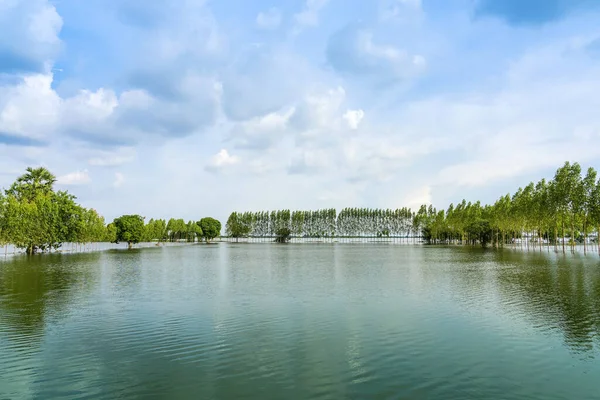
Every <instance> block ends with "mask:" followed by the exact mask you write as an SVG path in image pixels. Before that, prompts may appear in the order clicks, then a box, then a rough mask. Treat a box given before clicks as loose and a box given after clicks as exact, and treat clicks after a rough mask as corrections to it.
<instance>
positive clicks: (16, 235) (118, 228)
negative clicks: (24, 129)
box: [0, 168, 221, 254]
mask: <svg viewBox="0 0 600 400" xmlns="http://www.w3.org/2000/svg"><path fill="white" fill-rule="evenodd" d="M55 182H56V177H55V176H54V175H53V174H52V173H50V171H48V170H47V169H45V168H27V170H26V173H25V174H23V175H22V176H20V177H18V178H17V180H16V181H15V182H14V183H13V184H12V185H11V187H10V188H9V189H7V190H5V191H4V193H1V192H0V246H7V245H8V244H12V245H14V246H15V247H17V248H22V249H25V250H26V252H27V253H28V254H33V253H36V252H39V251H42V252H43V251H51V250H56V249H59V248H60V247H61V246H62V244H63V243H93V242H114V243H118V242H127V243H129V245H130V247H131V246H132V245H133V244H134V243H138V242H144V241H159V242H164V241H172V242H173V241H187V242H195V241H201V240H206V241H210V240H212V239H214V238H215V237H218V236H219V235H220V232H221V224H220V222H219V221H217V220H215V219H213V218H203V219H201V220H200V221H198V222H193V221H189V222H187V223H186V222H185V221H184V220H183V219H174V218H172V219H170V220H169V221H168V222H166V221H165V220H161V219H157V220H154V219H151V220H150V221H149V222H148V223H147V224H145V223H144V218H143V217H141V216H139V215H134V216H130V215H129V216H122V217H120V218H117V219H115V220H114V222H112V223H110V224H108V225H107V224H106V223H105V221H104V218H103V217H102V216H100V215H99V214H98V213H97V212H96V210H93V209H87V208H85V207H82V206H81V205H79V204H77V203H76V202H75V200H76V198H75V196H73V195H71V194H69V193H68V192H66V191H55V190H54V184H55Z"/></svg>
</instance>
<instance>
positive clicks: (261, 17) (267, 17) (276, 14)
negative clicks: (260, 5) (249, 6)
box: [256, 7, 282, 29]
mask: <svg viewBox="0 0 600 400" xmlns="http://www.w3.org/2000/svg"><path fill="white" fill-rule="evenodd" d="M281 20H282V16H281V11H279V9H277V8H274V7H273V8H271V9H269V10H268V11H264V12H260V13H258V15H257V16H256V25H257V26H258V27H259V28H261V29H276V28H278V27H279V25H281Z"/></svg>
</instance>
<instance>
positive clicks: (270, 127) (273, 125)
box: [230, 107, 295, 150]
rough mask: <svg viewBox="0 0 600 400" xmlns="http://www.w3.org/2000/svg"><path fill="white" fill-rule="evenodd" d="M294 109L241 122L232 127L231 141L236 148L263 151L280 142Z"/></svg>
mask: <svg viewBox="0 0 600 400" xmlns="http://www.w3.org/2000/svg"><path fill="white" fill-rule="evenodd" d="M294 112H295V108H294V107H290V108H288V109H287V110H283V111H280V112H273V113H269V114H267V115H264V116H260V117H255V118H252V119H250V120H248V121H243V122H240V123H238V124H236V125H235V126H234V128H233V129H232V133H231V136H230V137H231V140H233V141H234V144H235V146H236V147H237V148H241V149H252V150H264V149H267V148H269V147H271V146H273V145H274V144H275V143H276V142H277V141H279V140H281V139H282V138H283V137H284V136H285V134H286V133H287V130H288V122H289V120H290V117H291V116H292V115H293V114H294Z"/></svg>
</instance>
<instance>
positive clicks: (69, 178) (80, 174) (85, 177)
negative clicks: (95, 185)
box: [56, 169, 92, 186]
mask: <svg viewBox="0 0 600 400" xmlns="http://www.w3.org/2000/svg"><path fill="white" fill-rule="evenodd" d="M91 181H92V180H91V178H90V176H89V174H88V171H87V170H85V169H84V170H83V171H75V172H71V173H68V174H66V175H62V176H59V177H58V178H57V180H56V183H57V184H59V185H73V186H74V185H86V184H88V183H90V182H91Z"/></svg>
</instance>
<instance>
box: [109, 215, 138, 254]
mask: <svg viewBox="0 0 600 400" xmlns="http://www.w3.org/2000/svg"><path fill="white" fill-rule="evenodd" d="M113 223H114V225H115V229H116V239H115V243H119V242H126V243H127V244H128V245H129V247H130V248H131V247H132V246H133V245H134V244H136V243H139V242H141V241H142V239H143V237H144V217H142V216H140V215H123V216H121V217H119V218H115V220H114V222H113Z"/></svg>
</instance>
